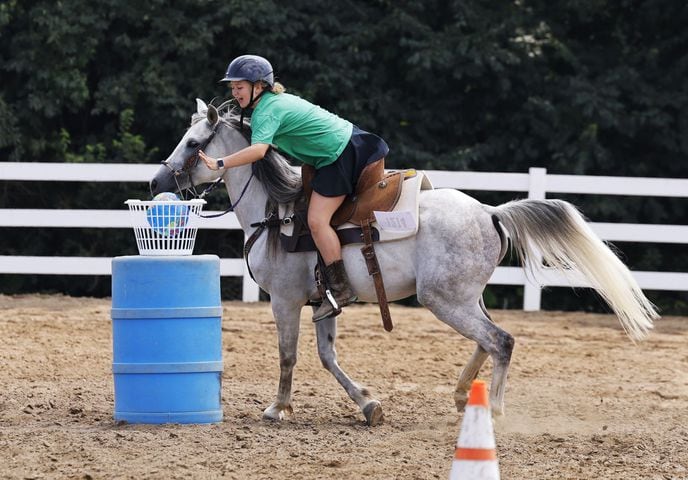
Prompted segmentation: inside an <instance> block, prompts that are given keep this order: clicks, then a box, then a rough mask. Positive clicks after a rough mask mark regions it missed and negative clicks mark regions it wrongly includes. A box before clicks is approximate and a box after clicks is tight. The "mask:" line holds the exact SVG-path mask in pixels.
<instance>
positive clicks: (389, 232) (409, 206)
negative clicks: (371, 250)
mask: <svg viewBox="0 0 688 480" xmlns="http://www.w3.org/2000/svg"><path fill="white" fill-rule="evenodd" d="M432 189H433V186H432V183H431V182H430V179H429V178H428V177H427V176H426V175H425V174H424V173H423V172H421V171H418V170H407V172H406V178H405V179H404V181H403V182H402V188H401V195H400V196H399V201H398V202H397V204H396V206H395V207H394V210H392V211H390V212H375V218H376V221H375V222H373V223H372V224H371V225H372V227H373V228H375V229H376V230H377V231H378V232H379V233H380V241H381V242H385V241H391V240H400V239H402V238H406V237H411V236H413V235H415V234H416V233H417V232H418V198H419V196H420V191H421V190H432ZM293 213H294V205H293V204H290V205H280V206H279V217H280V218H284V217H288V216H289V215H291V214H293ZM344 228H359V226H358V225H356V224H353V223H344V224H342V225H340V226H338V227H337V230H342V229H344ZM293 231H294V225H293V224H288V225H282V226H281V227H280V233H282V234H283V235H285V236H288V237H290V236H292V234H293ZM361 243H363V241H361Z"/></svg>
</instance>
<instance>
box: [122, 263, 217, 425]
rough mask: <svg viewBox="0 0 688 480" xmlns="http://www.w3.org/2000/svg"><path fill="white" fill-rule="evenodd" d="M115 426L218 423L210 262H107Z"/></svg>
mask: <svg viewBox="0 0 688 480" xmlns="http://www.w3.org/2000/svg"><path fill="white" fill-rule="evenodd" d="M112 347H113V362H112V373H113V376H114V383H115V415H114V417H115V420H116V421H126V422H129V423H215V422H221V421H222V406H221V391H222V369H223V368H222V367H223V364H222V305H221V303H220V259H219V258H218V257H217V256H215V255H196V256H169V257H164V256H162V257H152V256H150V257H146V256H126V257H117V258H114V259H113V260H112Z"/></svg>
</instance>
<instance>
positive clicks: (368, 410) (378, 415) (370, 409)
mask: <svg viewBox="0 0 688 480" xmlns="http://www.w3.org/2000/svg"><path fill="white" fill-rule="evenodd" d="M363 415H365V418H366V424H367V425H368V426H369V427H374V426H376V425H380V424H381V423H382V421H383V420H384V418H385V414H384V412H383V411H382V404H381V403H380V402H378V401H377V400H373V401H371V402H369V403H368V404H367V405H366V406H365V407H364V408H363Z"/></svg>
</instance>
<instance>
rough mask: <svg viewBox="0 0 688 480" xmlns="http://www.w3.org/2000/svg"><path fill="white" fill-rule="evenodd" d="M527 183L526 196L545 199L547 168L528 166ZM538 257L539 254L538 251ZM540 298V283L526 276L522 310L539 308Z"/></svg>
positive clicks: (538, 262)
mask: <svg viewBox="0 0 688 480" xmlns="http://www.w3.org/2000/svg"><path fill="white" fill-rule="evenodd" d="M528 175H529V183H528V198H529V199H534V200H544V199H545V188H546V187H547V169H546V168H537V167H533V168H529V169H528ZM538 257H540V254H539V253H538ZM540 264H542V258H539V259H538V260H537V261H536V262H535V265H538V267H539V265H540ZM533 277H534V278H535V279H537V278H539V272H533ZM541 300H542V289H541V288H540V285H537V284H535V283H532V281H531V279H529V278H527V277H526V282H525V284H524V285H523V310H525V311H527V312H532V311H537V310H540V303H541Z"/></svg>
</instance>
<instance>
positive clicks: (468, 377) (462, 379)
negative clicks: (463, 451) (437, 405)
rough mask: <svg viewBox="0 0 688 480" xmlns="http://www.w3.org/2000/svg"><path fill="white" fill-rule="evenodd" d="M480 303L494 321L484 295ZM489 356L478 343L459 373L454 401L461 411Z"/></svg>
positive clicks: (481, 307) (483, 310) (481, 308)
mask: <svg viewBox="0 0 688 480" xmlns="http://www.w3.org/2000/svg"><path fill="white" fill-rule="evenodd" d="M479 305H480V310H481V311H482V312H483V313H484V314H485V316H486V317H487V318H488V319H489V320H490V321H492V317H490V314H489V313H488V312H487V309H486V308H485V303H484V302H483V298H482V297H480V302H479ZM489 356H490V354H489V353H487V351H486V350H485V349H484V348H483V347H481V346H480V344H478V345H477V346H476V348H475V351H474V352H473V355H471V358H470V359H469V360H468V363H467V364H466V366H465V367H464V368H463V370H462V371H461V374H460V375H459V381H458V383H457V384H456V389H455V390H454V403H455V404H456V409H457V410H458V411H459V412H461V411H463V409H464V407H465V406H466V401H467V400H468V392H469V391H470V389H471V384H472V383H473V380H475V379H476V378H477V377H478V373H479V372H480V368H481V367H482V366H483V364H484V363H485V360H487V357H489Z"/></svg>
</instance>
